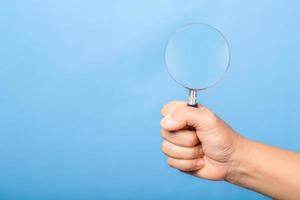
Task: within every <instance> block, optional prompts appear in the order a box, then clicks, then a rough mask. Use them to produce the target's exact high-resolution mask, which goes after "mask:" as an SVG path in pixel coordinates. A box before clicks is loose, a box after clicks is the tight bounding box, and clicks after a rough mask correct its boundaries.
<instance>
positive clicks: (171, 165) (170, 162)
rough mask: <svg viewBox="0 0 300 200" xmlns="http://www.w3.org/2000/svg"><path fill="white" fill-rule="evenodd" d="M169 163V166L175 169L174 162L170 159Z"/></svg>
mask: <svg viewBox="0 0 300 200" xmlns="http://www.w3.org/2000/svg"><path fill="white" fill-rule="evenodd" d="M167 163H168V165H169V166H170V167H172V168H174V167H175V166H174V164H173V162H172V160H171V159H170V158H168V160H167Z"/></svg>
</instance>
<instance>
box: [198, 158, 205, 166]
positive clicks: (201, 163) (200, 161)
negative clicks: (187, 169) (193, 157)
mask: <svg viewBox="0 0 300 200" xmlns="http://www.w3.org/2000/svg"><path fill="white" fill-rule="evenodd" d="M203 165H204V160H203V159H200V160H198V162H197V167H202V166H203Z"/></svg>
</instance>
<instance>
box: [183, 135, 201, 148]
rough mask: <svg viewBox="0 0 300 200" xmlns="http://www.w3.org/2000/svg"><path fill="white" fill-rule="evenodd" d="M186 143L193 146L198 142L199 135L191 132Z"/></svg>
mask: <svg viewBox="0 0 300 200" xmlns="http://www.w3.org/2000/svg"><path fill="white" fill-rule="evenodd" d="M185 140H186V141H185V142H186V145H187V146H189V147H193V146H195V145H197V144H198V137H197V136H196V134H190V135H189V136H187V137H186V138H185Z"/></svg>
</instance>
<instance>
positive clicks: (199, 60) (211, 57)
mask: <svg viewBox="0 0 300 200" xmlns="http://www.w3.org/2000/svg"><path fill="white" fill-rule="evenodd" d="M165 63H166V67H167V69H168V72H169V75H170V76H171V77H172V78H173V79H174V80H175V81H176V82H177V83H179V84H180V85H182V86H183V87H185V88H186V89H188V91H189V97H188V103H187V105H188V106H192V107H197V106H198V104H197V92H198V91H200V90H205V89H207V88H210V87H212V86H214V85H216V84H217V83H218V82H219V81H220V80H221V78H222V77H223V76H224V74H225V73H226V71H227V70H228V67H229V64H230V47H229V43H228V41H227V39H226V38H225V37H224V35H223V34H222V32H221V31H219V30H218V29H216V28H215V27H213V26H210V25H208V24H204V23H193V24H188V25H185V26H183V27H181V28H179V29H177V30H176V31H175V32H174V33H173V34H172V35H171V37H170V38H169V40H168V43H167V46H166V49H165Z"/></svg>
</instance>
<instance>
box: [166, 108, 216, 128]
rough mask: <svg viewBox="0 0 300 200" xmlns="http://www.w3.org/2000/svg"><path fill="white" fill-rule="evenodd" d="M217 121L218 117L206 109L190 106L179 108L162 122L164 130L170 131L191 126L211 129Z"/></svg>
mask: <svg viewBox="0 0 300 200" xmlns="http://www.w3.org/2000/svg"><path fill="white" fill-rule="evenodd" d="M216 120H217V117H216V116H215V115H214V114H213V113H212V112H211V111H209V110H208V109H206V108H205V107H203V106H202V107H201V108H200V109H199V108H193V107H189V106H179V107H177V108H176V109H175V111H173V113H172V114H168V115H167V116H165V117H164V118H163V119H162V121H161V126H162V128H164V129H166V130H168V131H176V130H180V129H182V128H184V127H187V126H191V127H194V128H195V129H202V128H204V127H210V126H211V125H213V124H214V123H215V122H216Z"/></svg>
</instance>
